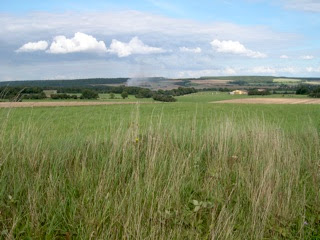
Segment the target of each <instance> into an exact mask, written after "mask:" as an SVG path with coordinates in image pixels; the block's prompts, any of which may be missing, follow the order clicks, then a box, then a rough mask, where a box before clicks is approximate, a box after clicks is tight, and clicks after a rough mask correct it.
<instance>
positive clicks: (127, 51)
mask: <svg viewBox="0 0 320 240" xmlns="http://www.w3.org/2000/svg"><path fill="white" fill-rule="evenodd" d="M108 52H110V53H114V54H117V55H118V57H127V56H130V55H132V54H152V53H163V52H166V51H165V50H164V49H162V48H157V47H150V46H148V45H146V44H144V43H143V42H142V41H141V40H140V39H139V38H138V37H134V38H132V39H131V40H130V42H129V43H124V42H120V41H118V40H115V39H113V40H112V43H111V45H110V49H109V50H108Z"/></svg>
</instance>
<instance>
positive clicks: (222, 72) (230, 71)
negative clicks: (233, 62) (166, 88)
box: [178, 67, 237, 78]
mask: <svg viewBox="0 0 320 240" xmlns="http://www.w3.org/2000/svg"><path fill="white" fill-rule="evenodd" d="M236 74H237V71H236V70H235V69H234V68H231V67H227V68H222V69H203V70H189V71H180V72H179V73H178V77H179V78H199V77H204V76H230V75H236Z"/></svg>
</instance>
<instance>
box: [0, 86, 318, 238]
mask: <svg viewBox="0 0 320 240" xmlns="http://www.w3.org/2000/svg"><path fill="white" fill-rule="evenodd" d="M242 97H248V96H230V95H227V94H222V93H214V92H207V93H201V92H200V93H196V94H192V95H187V96H182V97H178V102H175V103H157V104H153V103H152V102H150V104H141V105H140V104H134V105H109V106H86V107H51V108H21V109H18V108H16V109H0V132H1V135H0V193H1V194H0V230H1V231H0V234H1V237H0V238H4V239H5V238H7V239H320V138H319V134H320V105H240V104H212V103H210V102H212V101H215V100H226V99H230V98H242ZM276 97H282V95H278V96H276ZM102 98H103V97H102ZM132 99H133V97H131V100H132ZM105 100H107V99H105ZM118 101H122V100H118Z"/></svg>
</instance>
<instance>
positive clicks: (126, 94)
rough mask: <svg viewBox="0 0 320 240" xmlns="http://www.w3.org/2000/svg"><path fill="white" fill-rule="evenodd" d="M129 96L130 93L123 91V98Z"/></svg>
mask: <svg viewBox="0 0 320 240" xmlns="http://www.w3.org/2000/svg"><path fill="white" fill-rule="evenodd" d="M128 96H129V95H128V93H127V92H125V91H124V92H122V93H121V97H122V98H123V99H125V98H128Z"/></svg>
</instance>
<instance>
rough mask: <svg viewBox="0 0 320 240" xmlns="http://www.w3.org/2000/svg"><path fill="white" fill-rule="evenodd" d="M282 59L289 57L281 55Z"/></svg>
mask: <svg viewBox="0 0 320 240" xmlns="http://www.w3.org/2000/svg"><path fill="white" fill-rule="evenodd" d="M280 58H281V59H288V58H289V57H288V56H287V55H281V56H280Z"/></svg>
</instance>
